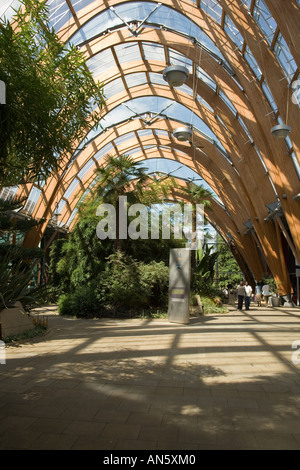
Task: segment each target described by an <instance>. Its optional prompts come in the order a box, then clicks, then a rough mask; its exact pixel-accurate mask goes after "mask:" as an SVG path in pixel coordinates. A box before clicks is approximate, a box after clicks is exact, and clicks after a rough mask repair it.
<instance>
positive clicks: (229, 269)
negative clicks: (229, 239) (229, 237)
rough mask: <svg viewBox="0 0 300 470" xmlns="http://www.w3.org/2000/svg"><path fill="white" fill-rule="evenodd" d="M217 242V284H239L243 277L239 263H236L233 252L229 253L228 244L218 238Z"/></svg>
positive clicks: (223, 285) (221, 285)
mask: <svg viewBox="0 0 300 470" xmlns="http://www.w3.org/2000/svg"><path fill="white" fill-rule="evenodd" d="M219 241H220V243H219V244H218V251H219V257H218V274H219V286H220V287H227V285H228V284H229V283H231V284H232V285H234V286H235V285H236V284H239V283H240V281H241V279H243V274H242V272H241V269H240V267H239V265H238V264H237V262H236V260H235V258H234V256H233V254H232V253H231V251H230V249H229V247H228V245H227V244H226V243H224V242H223V240H222V239H220V240H219Z"/></svg>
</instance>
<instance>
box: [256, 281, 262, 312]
mask: <svg viewBox="0 0 300 470" xmlns="http://www.w3.org/2000/svg"><path fill="white" fill-rule="evenodd" d="M255 302H256V303H257V306H258V307H260V306H261V287H260V285H259V284H256V286H255Z"/></svg>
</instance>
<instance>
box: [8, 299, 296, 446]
mask: <svg viewBox="0 0 300 470" xmlns="http://www.w3.org/2000/svg"><path fill="white" fill-rule="evenodd" d="M37 313H41V314H43V315H47V316H48V326H49V328H48V332H47V334H46V335H45V336H43V337H40V338H35V339H31V340H28V341H26V342H23V343H16V344H13V345H8V346H7V347H6V350H5V351H6V364H0V449H1V450H4V449H16V450H18V449H31V450H38V449H44V450H46V449H52V450H57V449H65V450H79V449H91V450H94V449H98V450H101V449H104V450H140V449H143V450H188V449H189V450H197V449H208V450H211V449H296V450H300V364H299V365H298V364H295V363H293V361H292V354H293V352H295V350H293V349H292V343H293V342H294V341H296V340H300V310H299V309H298V308H294V309H284V308H278V309H273V308H270V307H268V308H266V307H261V308H259V309H255V308H254V307H252V308H251V309H250V311H247V312H246V311H242V312H239V311H237V310H236V309H235V308H233V307H230V312H229V313H227V314H220V315H217V314H214V315H207V316H203V317H199V318H191V321H190V323H189V324H188V325H179V324H173V323H172V324H171V323H169V322H168V321H167V320H159V319H158V320H136V319H132V320H117V319H116V320H114V319H92V320H83V319H74V318H70V317H67V318H65V317H60V316H58V315H57V312H56V307H55V306H52V307H47V308H46V307H45V308H44V309H40V310H39V311H37ZM299 359H300V354H299Z"/></svg>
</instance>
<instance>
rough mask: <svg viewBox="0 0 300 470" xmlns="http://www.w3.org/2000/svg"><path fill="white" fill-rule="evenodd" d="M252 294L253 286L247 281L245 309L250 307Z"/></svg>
mask: <svg viewBox="0 0 300 470" xmlns="http://www.w3.org/2000/svg"><path fill="white" fill-rule="evenodd" d="M251 295H252V287H251V286H250V285H249V284H248V282H247V281H246V284H245V309H246V310H249V308H250V301H251Z"/></svg>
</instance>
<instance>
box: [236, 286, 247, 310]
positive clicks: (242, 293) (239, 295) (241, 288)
mask: <svg viewBox="0 0 300 470" xmlns="http://www.w3.org/2000/svg"><path fill="white" fill-rule="evenodd" d="M245 294H246V291H245V286H244V284H243V281H241V282H240V285H239V286H238V288H237V298H238V310H242V309H243V302H244V297H245Z"/></svg>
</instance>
